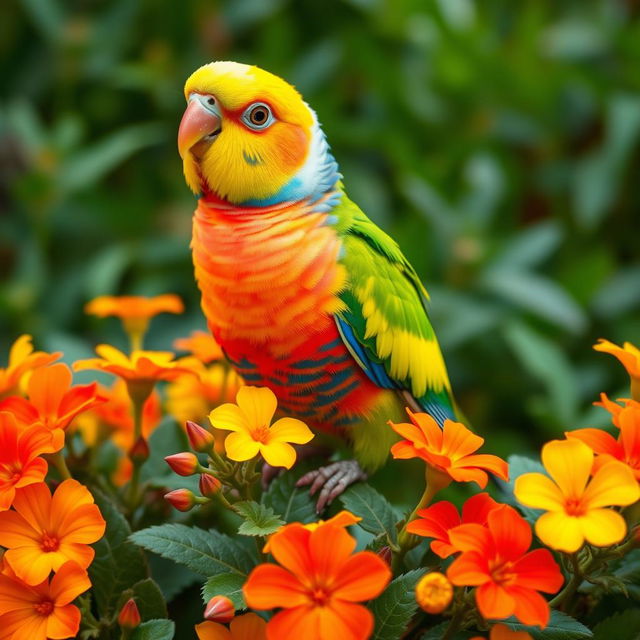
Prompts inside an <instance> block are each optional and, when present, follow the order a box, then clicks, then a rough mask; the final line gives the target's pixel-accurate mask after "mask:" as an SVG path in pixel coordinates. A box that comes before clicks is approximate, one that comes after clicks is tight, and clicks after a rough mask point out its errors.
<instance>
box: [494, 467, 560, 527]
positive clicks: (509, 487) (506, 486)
mask: <svg viewBox="0 0 640 640" xmlns="http://www.w3.org/2000/svg"><path fill="white" fill-rule="evenodd" d="M507 462H508V463H509V482H505V481H504V480H501V479H500V478H496V482H497V483H498V485H499V487H500V489H501V490H502V494H503V495H502V499H503V501H504V502H506V503H508V504H510V505H513V506H514V507H517V508H518V509H519V510H520V511H521V512H522V514H523V515H524V517H525V518H526V519H527V520H528V521H529V523H530V524H533V523H534V522H535V521H536V520H537V519H538V518H539V517H540V516H541V515H542V513H543V511H541V510H540V509H532V508H531V507H525V506H524V505H522V504H520V503H519V502H518V501H517V500H516V497H515V495H514V493H513V489H514V487H515V485H516V480H517V479H518V478H519V477H520V476H521V475H523V474H524V473H542V474H544V475H547V472H546V471H545V468H544V467H543V466H542V464H541V463H540V462H538V461H537V460H532V459H531V458H527V457H526V456H515V455H514V456H509V457H508V458H507Z"/></svg>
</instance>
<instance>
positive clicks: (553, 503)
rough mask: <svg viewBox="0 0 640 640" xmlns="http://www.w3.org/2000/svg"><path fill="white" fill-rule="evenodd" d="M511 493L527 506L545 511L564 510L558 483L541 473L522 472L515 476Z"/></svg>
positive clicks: (562, 497)
mask: <svg viewBox="0 0 640 640" xmlns="http://www.w3.org/2000/svg"><path fill="white" fill-rule="evenodd" d="M513 493H514V495H515V497H516V499H517V500H518V502H520V503H522V504H523V505H525V506H527V507H533V508H534V509H545V510H546V511H561V510H564V503H565V500H564V496H563V495H562V491H560V488H559V487H558V485H557V484H556V483H555V482H554V481H553V480H551V478H549V477H548V476H545V475H544V474H542V473H523V474H522V475H521V476H519V477H518V478H516V483H515V488H514V490H513Z"/></svg>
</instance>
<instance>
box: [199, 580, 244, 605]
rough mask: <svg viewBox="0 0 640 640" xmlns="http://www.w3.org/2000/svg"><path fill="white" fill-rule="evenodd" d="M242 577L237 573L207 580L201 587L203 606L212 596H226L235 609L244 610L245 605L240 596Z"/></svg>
mask: <svg viewBox="0 0 640 640" xmlns="http://www.w3.org/2000/svg"><path fill="white" fill-rule="evenodd" d="M244 582H245V578H244V576H240V575H238V574H237V573H221V574H219V575H217V576H212V577H211V578H209V579H208V580H207V581H206V582H205V584H204V586H203V587H202V599H203V600H204V602H205V604H206V603H207V602H209V600H211V598H213V597H214V596H226V597H227V598H229V600H231V602H233V606H234V607H235V608H236V609H245V608H246V606H247V605H246V604H245V602H244V597H243V595H242V585H243V584H244Z"/></svg>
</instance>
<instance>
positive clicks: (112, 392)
mask: <svg viewBox="0 0 640 640" xmlns="http://www.w3.org/2000/svg"><path fill="white" fill-rule="evenodd" d="M98 393H99V394H100V396H102V397H104V398H105V399H106V402H105V403H104V404H101V405H98V406H96V407H94V408H93V409H92V410H91V411H87V412H86V413H83V414H82V415H80V416H78V417H77V418H76V419H75V420H74V422H73V424H72V427H73V428H75V429H77V430H78V431H80V433H81V434H82V437H83V439H84V441H85V443H86V444H87V446H90V447H92V446H95V445H96V444H98V443H99V442H100V440H101V437H100V432H101V430H106V431H107V433H108V434H109V435H110V437H111V440H112V441H113V442H114V443H115V444H117V445H118V447H120V448H121V449H124V450H125V451H128V450H129V449H130V448H131V447H132V446H133V436H134V426H133V405H132V403H131V398H130V397H129V392H128V391H127V384H126V382H125V381H124V380H122V379H121V378H117V379H116V380H115V381H114V383H113V384H112V385H111V387H103V386H102V385H99V386H98ZM161 419H162V407H161V404H160V395H159V394H158V392H157V391H154V392H153V393H152V394H151V395H150V396H149V397H148V398H147V399H146V401H145V403H144V406H143V409H142V435H143V436H144V437H145V438H147V439H148V438H149V436H150V435H151V434H152V433H153V432H154V431H155V429H156V427H157V426H158V425H159V424H160V420H161ZM105 435H107V434H105Z"/></svg>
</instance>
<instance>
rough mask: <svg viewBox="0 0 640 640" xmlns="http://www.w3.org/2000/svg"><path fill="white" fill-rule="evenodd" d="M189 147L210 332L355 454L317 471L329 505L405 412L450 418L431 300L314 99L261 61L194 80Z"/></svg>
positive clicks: (195, 244) (245, 367)
mask: <svg viewBox="0 0 640 640" xmlns="http://www.w3.org/2000/svg"><path fill="white" fill-rule="evenodd" d="M184 95H185V99H186V102H187V107H186V110H185V111H184V114H183V116H182V120H181V122H180V126H179V130H178V150H179V153H180V156H181V159H182V165H183V172H184V177H185V180H186V183H187V185H188V186H189V187H190V189H191V190H192V191H193V192H194V193H195V194H196V195H197V196H198V203H197V208H196V210H195V213H194V216H193V229H192V239H191V251H192V258H193V263H194V270H195V278H196V281H197V283H198V287H199V289H200V293H201V305H202V309H203V312H204V314H205V316H206V319H207V324H208V326H209V329H210V331H211V332H212V334H213V337H214V338H215V339H216V340H217V342H218V343H219V344H220V346H221V348H222V350H223V351H224V354H225V356H226V358H227V359H228V360H229V362H230V363H231V366H232V367H233V368H234V369H235V370H236V371H237V372H238V373H239V374H240V375H241V376H242V377H243V378H244V380H245V382H246V383H247V384H250V385H255V386H265V387H268V388H269V389H271V390H272V391H273V392H274V394H275V395H276V398H277V400H278V407H279V410H280V411H282V412H283V413H284V414H285V415H289V416H292V417H296V418H298V419H300V420H303V421H304V422H306V423H307V424H308V425H309V426H310V427H311V429H312V430H313V431H314V432H320V433H325V434H329V435H330V436H333V437H337V438H339V439H341V440H342V441H343V442H345V443H346V446H348V447H349V448H350V451H352V452H353V459H349V460H338V461H337V462H334V463H332V464H329V465H327V466H324V467H321V468H320V469H317V470H315V471H311V472H309V473H307V474H305V475H304V476H303V477H302V478H300V480H299V481H298V486H310V491H311V494H312V495H313V494H314V493H316V492H319V493H318V502H317V508H318V510H319V511H320V510H322V509H323V508H324V507H325V506H326V505H328V504H329V503H330V502H331V501H332V500H333V499H334V498H336V497H337V496H339V495H340V494H341V493H342V492H344V490H345V489H346V488H347V487H348V486H350V485H351V484H353V483H354V482H357V481H359V480H364V479H366V478H367V477H368V475H369V474H371V473H373V472H374V471H376V470H377V469H378V468H380V467H381V466H382V465H383V464H384V463H385V461H386V460H387V457H388V454H389V450H390V447H391V446H392V445H393V443H394V442H395V441H396V440H397V436H396V435H395V433H394V432H393V430H392V429H391V428H390V427H389V425H388V421H389V420H393V421H402V419H403V417H404V416H405V415H406V414H405V408H407V407H408V408H410V409H411V410H413V411H416V412H426V413H428V414H429V415H430V416H432V417H433V418H434V419H435V420H436V421H437V423H438V424H439V425H440V426H442V425H443V424H444V421H445V420H447V419H455V416H456V409H455V402H454V399H453V394H452V390H451V384H450V382H449V377H448V373H447V369H446V365H445V362H444V358H443V355H442V351H441V349H440V346H439V344H438V341H437V339H436V335H435V332H434V329H433V326H432V324H431V321H430V319H429V314H428V301H429V297H428V294H427V291H426V289H425V287H424V286H423V284H422V282H421V281H420V279H419V277H418V275H417V273H416V271H415V269H414V268H413V267H412V266H411V264H410V263H409V262H408V260H407V259H406V258H405V256H404V255H403V253H402V251H401V250H400V248H399V246H398V244H397V243H396V242H395V241H394V240H393V239H392V238H391V237H390V236H389V235H387V233H385V232H384V231H383V230H382V229H380V228H379V227H378V226H376V224H374V223H373V222H372V221H371V220H370V219H369V218H368V217H367V216H366V215H365V214H364V213H363V211H362V210H361V209H360V208H359V207H358V205H357V204H355V203H354V202H353V201H352V200H350V199H349V196H348V195H347V192H346V190H345V186H344V184H343V181H342V175H341V174H340V171H339V168H338V164H337V162H336V159H335V158H334V156H333V154H332V152H331V148H330V146H329V143H328V141H327V139H326V137H325V134H324V133H323V130H322V128H321V126H320V124H319V121H318V117H317V115H316V113H315V112H314V110H313V109H312V108H311V107H310V106H309V105H308V104H307V103H306V102H305V101H304V99H303V97H302V96H301V94H300V93H299V92H298V91H297V90H296V89H295V87H294V86H293V85H292V84H290V83H288V82H287V81H286V80H284V79H282V78H280V77H279V76H277V75H275V74H272V73H270V72H268V71H265V70H263V69H261V68H260V67H258V66H254V65H247V64H242V63H238V62H231V61H215V62H211V63H209V64H205V65H204V66H202V67H200V68H199V69H197V70H196V71H194V72H193V73H192V74H191V76H190V77H189V78H188V79H187V81H186V84H185V86H184Z"/></svg>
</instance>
